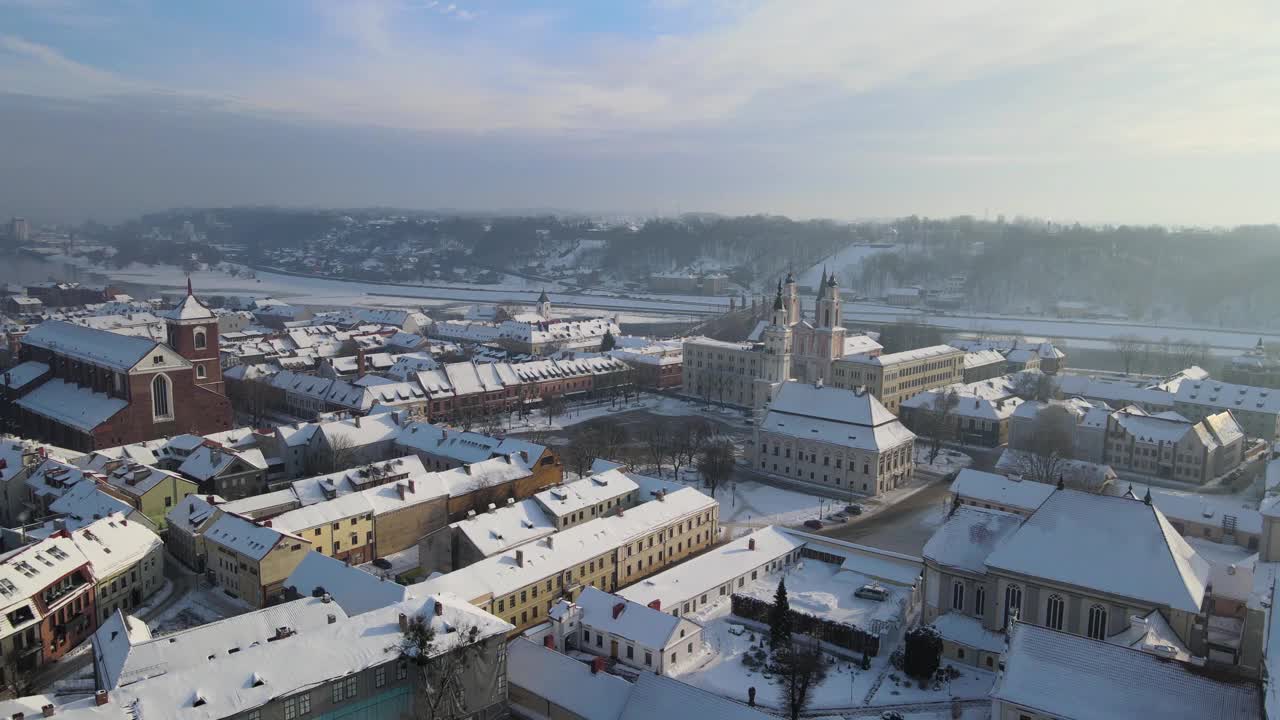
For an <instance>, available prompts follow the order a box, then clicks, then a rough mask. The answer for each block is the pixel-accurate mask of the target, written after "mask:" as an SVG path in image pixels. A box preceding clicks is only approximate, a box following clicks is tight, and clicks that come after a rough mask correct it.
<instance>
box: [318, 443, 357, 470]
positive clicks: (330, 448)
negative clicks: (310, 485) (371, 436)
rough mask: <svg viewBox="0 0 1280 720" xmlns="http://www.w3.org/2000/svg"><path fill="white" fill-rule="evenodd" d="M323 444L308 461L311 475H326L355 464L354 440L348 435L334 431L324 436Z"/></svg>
mask: <svg viewBox="0 0 1280 720" xmlns="http://www.w3.org/2000/svg"><path fill="white" fill-rule="evenodd" d="M324 440H325V444H324V445H323V446H322V447H321V448H320V450H319V451H317V452H316V454H315V456H314V457H312V459H311V462H309V463H308V465H309V468H308V471H309V473H310V474H312V475H328V474H329V473H335V472H338V471H340V470H346V469H347V468H349V467H351V466H352V465H354V464H355V460H356V447H355V442H354V441H353V440H352V439H351V437H350V436H349V435H344V434H339V433H334V434H332V435H325V436H324Z"/></svg>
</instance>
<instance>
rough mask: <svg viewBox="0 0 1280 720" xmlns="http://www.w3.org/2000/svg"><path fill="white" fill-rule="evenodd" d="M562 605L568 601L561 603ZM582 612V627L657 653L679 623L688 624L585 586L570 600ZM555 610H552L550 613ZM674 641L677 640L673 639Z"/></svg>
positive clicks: (669, 638) (663, 646)
mask: <svg viewBox="0 0 1280 720" xmlns="http://www.w3.org/2000/svg"><path fill="white" fill-rule="evenodd" d="M560 602H561V603H562V604H567V602H568V601H565V600H561V601H560ZM574 604H576V605H577V606H578V607H579V608H581V609H582V624H584V625H589V626H591V627H593V628H595V629H596V630H599V631H603V632H606V633H609V634H610V635H616V636H618V637H621V638H625V639H627V640H631V641H633V642H635V643H638V644H640V645H643V646H644V647H648V648H656V649H658V650H661V649H663V648H665V647H667V645H669V644H670V643H671V641H672V638H674V637H675V635H676V629H677V628H679V627H680V625H681V624H682V623H686V624H691V623H689V621H688V620H682V619H680V618H677V617H675V616H673V615H670V614H668V613H665V612H662V611H661V610H654V609H653V608H651V607H649V606H647V605H642V604H640V603H638V602H634V601H632V600H627V599H626V598H624V597H622V596H620V595H614V594H612V593H607V592H605V591H603V590H598V589H596V588H595V587H593V586H591V585H588V586H586V587H584V588H583V589H582V593H581V594H579V595H578V599H577V600H575V601H574ZM554 610H555V608H552V611H553V612H554ZM677 639H678V638H677Z"/></svg>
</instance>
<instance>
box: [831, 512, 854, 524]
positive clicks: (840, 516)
mask: <svg viewBox="0 0 1280 720" xmlns="http://www.w3.org/2000/svg"><path fill="white" fill-rule="evenodd" d="M827 519H828V520H830V521H831V522H849V516H848V515H845V514H844V513H842V512H838V513H832V514H831V515H828V516H827Z"/></svg>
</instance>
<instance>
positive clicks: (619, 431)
mask: <svg viewBox="0 0 1280 720" xmlns="http://www.w3.org/2000/svg"><path fill="white" fill-rule="evenodd" d="M595 431H596V438H597V440H598V443H599V452H600V457H603V458H609V459H613V458H615V457H617V455H618V453H619V452H620V451H621V450H622V447H623V446H624V445H626V444H627V427H626V426H625V425H623V424H622V423H620V422H618V421H617V420H614V419H613V418H606V419H605V420H604V421H603V422H601V423H600V424H598V425H596V427H595Z"/></svg>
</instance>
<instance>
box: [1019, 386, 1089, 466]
mask: <svg viewBox="0 0 1280 720" xmlns="http://www.w3.org/2000/svg"><path fill="white" fill-rule="evenodd" d="M1075 432H1076V418H1075V416H1074V415H1072V414H1071V411H1070V410H1067V409H1066V408H1065V407H1063V406H1061V405H1049V406H1048V407H1045V408H1043V409H1041V410H1040V412H1039V413H1036V419H1035V420H1034V421H1033V423H1032V430H1031V433H1030V437H1029V438H1028V441H1027V443H1026V446H1025V447H1024V448H1022V450H1023V452H1022V453H1021V454H1019V456H1018V471H1019V472H1021V473H1022V475H1023V477H1026V478H1028V479H1031V480H1035V481H1036V482H1042V483H1056V482H1058V480H1059V479H1060V478H1061V476H1062V473H1063V471H1064V470H1065V469H1066V465H1067V461H1068V460H1070V459H1071V456H1072V453H1073V448H1074V443H1075Z"/></svg>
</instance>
